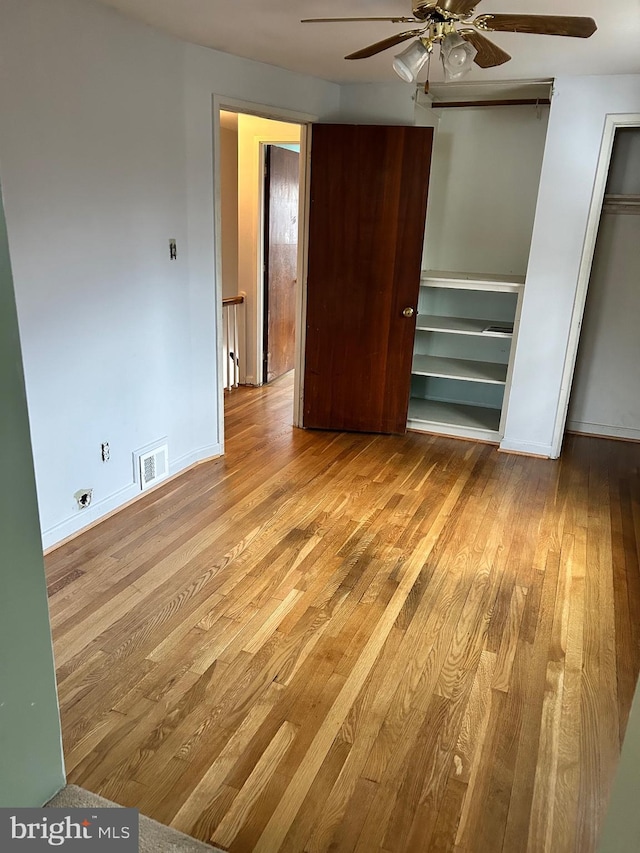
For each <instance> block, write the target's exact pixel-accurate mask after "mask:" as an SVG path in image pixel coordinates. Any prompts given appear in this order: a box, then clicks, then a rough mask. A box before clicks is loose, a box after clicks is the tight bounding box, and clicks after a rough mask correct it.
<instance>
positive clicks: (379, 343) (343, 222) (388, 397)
mask: <svg viewBox="0 0 640 853" xmlns="http://www.w3.org/2000/svg"><path fill="white" fill-rule="evenodd" d="M432 143H433V130H432V129H431V128H422V127H385V126H375V127H369V126H364V125H358V126H355V125H322V124H320V125H314V126H313V135H312V149H311V203H310V211H309V251H308V276H307V323H306V343H305V371H304V403H303V412H304V414H303V425H304V426H305V427H316V428H320V429H335V430H354V431H360V432H383V433H403V432H405V430H406V422H407V410H408V406H409V394H410V387H411V359H412V353H413V339H414V332H415V323H416V312H417V306H418V292H419V287H420V266H421V259H422V245H423V242H424V227H425V216H426V204H427V188H428V183H429V171H430V164H431V148H432ZM405 309H408V310H407V311H406V314H410V316H406V315H405V313H403V312H405ZM411 312H412V313H411Z"/></svg>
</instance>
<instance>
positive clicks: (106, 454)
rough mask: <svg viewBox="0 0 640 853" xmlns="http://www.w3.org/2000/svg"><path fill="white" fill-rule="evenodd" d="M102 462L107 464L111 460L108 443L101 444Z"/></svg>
mask: <svg viewBox="0 0 640 853" xmlns="http://www.w3.org/2000/svg"><path fill="white" fill-rule="evenodd" d="M101 451H102V461H103V462H108V461H109V459H111V451H110V450H109V442H108V441H103V442H102V444H101Z"/></svg>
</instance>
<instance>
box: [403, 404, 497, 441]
mask: <svg viewBox="0 0 640 853" xmlns="http://www.w3.org/2000/svg"><path fill="white" fill-rule="evenodd" d="M408 425H409V427H410V428H420V427H421V426H422V427H433V428H434V429H435V428H437V429H438V431H446V428H447V427H453V432H454V434H457V430H458V429H461V430H472V431H476V430H479V431H482V432H487V433H496V434H497V432H498V429H499V428H500V410H499V409H488V408H484V407H482V406H468V405H465V404H463V403H444V402H440V401H439V400H424V399H421V398H420V397H412V398H411V400H410V401H409V422H408ZM486 437H488V438H491V437H492V436H486Z"/></svg>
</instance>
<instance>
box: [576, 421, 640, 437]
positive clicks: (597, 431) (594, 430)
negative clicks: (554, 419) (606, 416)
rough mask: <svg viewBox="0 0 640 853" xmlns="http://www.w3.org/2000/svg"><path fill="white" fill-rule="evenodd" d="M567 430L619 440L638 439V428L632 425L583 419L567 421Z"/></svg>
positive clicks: (639, 430)
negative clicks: (616, 424)
mask: <svg viewBox="0 0 640 853" xmlns="http://www.w3.org/2000/svg"><path fill="white" fill-rule="evenodd" d="M567 432H572V433H576V434H578V435H589V436H593V437H594V438H616V439H618V440H620V441H640V429H633V428H632V427H618V426H608V425H607V424H591V423H585V422H583V421H567Z"/></svg>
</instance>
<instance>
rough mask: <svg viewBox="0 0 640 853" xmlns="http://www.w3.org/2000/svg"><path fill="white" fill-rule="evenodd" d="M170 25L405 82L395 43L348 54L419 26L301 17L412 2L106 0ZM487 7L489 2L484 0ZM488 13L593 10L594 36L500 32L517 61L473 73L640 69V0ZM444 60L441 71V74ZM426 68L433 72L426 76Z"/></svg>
mask: <svg viewBox="0 0 640 853" xmlns="http://www.w3.org/2000/svg"><path fill="white" fill-rule="evenodd" d="M101 2H103V3H105V4H106V5H108V6H112V7H113V8H115V9H119V10H120V11H121V12H124V13H125V14H127V15H130V16H132V17H135V18H138V19H139V20H142V21H144V22H146V23H148V24H151V25H153V26H155V27H157V28H159V29H161V30H164V31H165V32H167V33H170V34H172V35H174V36H177V37H178V38H181V39H184V40H186V41H190V42H194V43H195V44H200V45H204V46H206V47H213V48H216V49H217V50H222V51H226V52H227V53H233V54H236V55H237V56H244V57H248V58H250V59H256V60H259V61H261V62H268V63H270V64H271V65H278V66H280V67H282V68H287V69H289V70H290V71H298V72H300V73H304V74H311V75H313V76H315V77H321V78H324V79H325V80H332V81H335V82H338V83H346V82H354V83H355V82H363V83H364V82H369V83H373V82H385V81H389V82H391V81H395V82H397V81H398V78H397V77H396V76H395V74H394V72H393V71H392V69H391V60H392V57H393V54H394V53H397V52H398V50H402V49H403V47H404V45H403V46H402V47H401V48H399V49H396V50H393V49H391V50H388V51H385V52H384V53H382V54H379V55H378V56H375V57H372V58H370V59H361V60H357V61H346V60H344V59H343V58H342V57H343V56H344V55H345V54H347V53H351V52H353V51H354V50H358V49H359V48H361V47H364V46H365V45H368V44H371V43H372V42H376V41H379V40H380V39H382V38H386V37H387V36H388V35H392V34H393V33H395V32H402V31H403V30H406V29H411V28H412V27H413V26H414V25H411V24H392V23H377V22H376V23H370V22H368V23H357V24H356V23H343V24H301V23H300V18H303V17H304V18H313V17H341V16H361V15H366V16H372V15H373V16H377V15H410V14H411V0H349V2H344V0H297V2H296V0H243V2H237V0H101ZM478 6H480V0H479V3H478ZM477 11H478V13H480V12H482V13H485V12H494V13H498V12H521V13H530V14H550V15H551V14H555V15H562V14H564V15H589V16H591V17H593V18H595V20H596V22H597V23H598V32H597V33H595V35H593V36H592V37H591V38H590V39H572V38H558V37H554V36H538V35H525V34H512V33H496V34H492V35H491V38H492V39H493V40H495V42H496V43H498V44H499V45H500V46H501V47H502V48H504V49H505V50H506V51H508V52H509V53H510V54H511V55H512V56H513V59H512V61H511V62H508V63H506V64H505V65H503V66H501V67H499V68H494V69H486V70H482V69H480V68H477V67H475V66H474V69H473V71H472V72H471V74H470V75H469V78H468V79H472V80H473V79H475V80H498V79H502V80H506V79H509V80H515V79H526V78H539V77H554V76H557V75H560V74H579V75H583V74H633V73H640V0H615V2H614V0H482V5H481V6H480V8H479V9H477ZM439 65H440V63H439V62H433V63H432V71H431V75H430V76H431V79H432V80H434V81H436V80H441V79H442V74H441V70H440V67H439ZM423 76H424V75H423Z"/></svg>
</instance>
